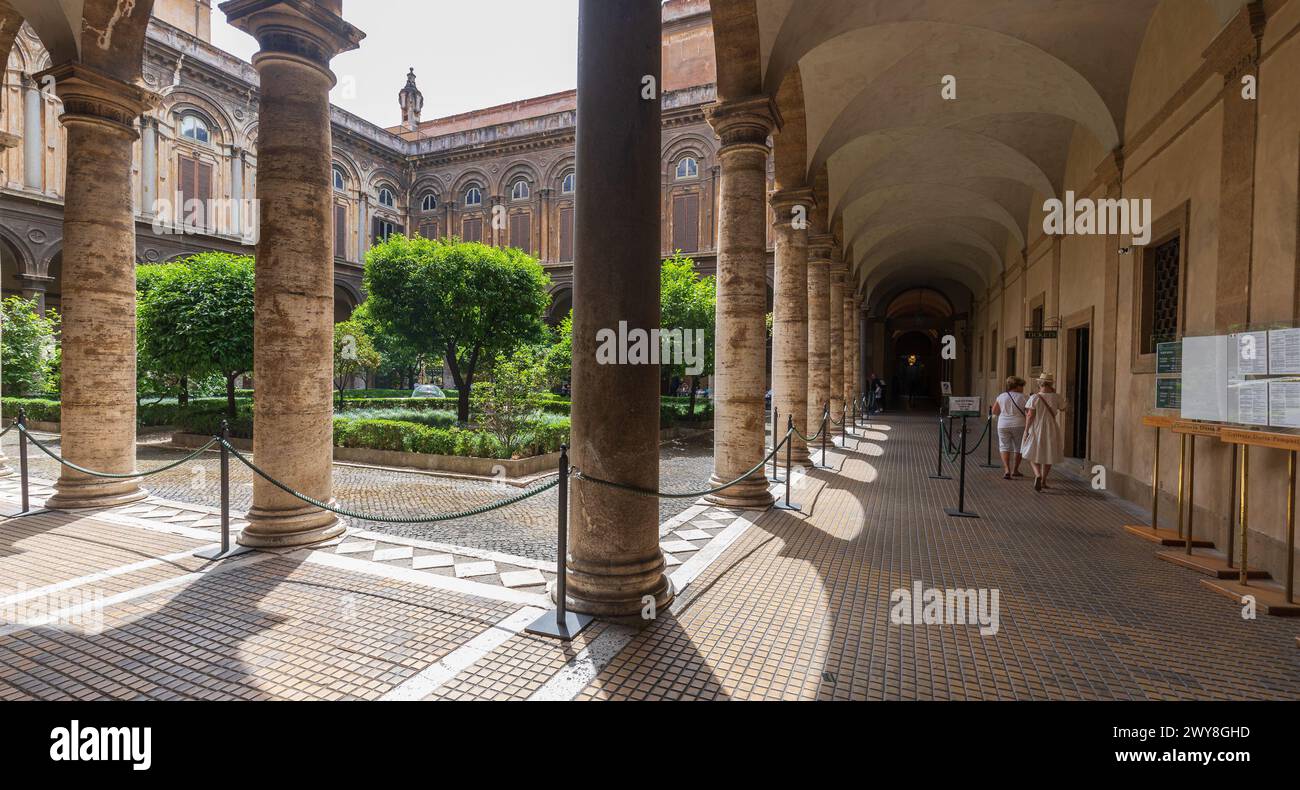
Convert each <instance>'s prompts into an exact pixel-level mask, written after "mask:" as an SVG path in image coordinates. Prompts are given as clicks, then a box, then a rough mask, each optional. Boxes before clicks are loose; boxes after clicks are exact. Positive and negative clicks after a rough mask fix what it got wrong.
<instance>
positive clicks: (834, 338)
mask: <svg viewBox="0 0 1300 790" xmlns="http://www.w3.org/2000/svg"><path fill="white" fill-rule="evenodd" d="M827 320H828V321H829V323H830V349H831V353H830V365H831V376H830V378H831V417H832V418H834V419H836V420H838V419H840V415H841V414H842V413H843V410H844V262H843V261H842V260H841V259H840V251H839V250H838V249H836V250H835V251H834V252H833V253H832V258H831V290H830V304H829V312H828V313H827ZM831 428H832V430H831V433H833V434H836V433H843V427H839V428H836V427H835V426H834V425H833V424H832V426H831Z"/></svg>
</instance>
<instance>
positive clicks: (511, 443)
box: [473, 350, 546, 458]
mask: <svg viewBox="0 0 1300 790" xmlns="http://www.w3.org/2000/svg"><path fill="white" fill-rule="evenodd" d="M489 373H490V376H489V379H488V380H487V381H484V382H480V383H479V385H478V386H477V387H475V388H474V398H473V404H474V415H475V418H476V419H477V420H478V423H479V425H480V426H482V428H483V430H485V431H487V432H488V433H490V434H492V435H493V436H495V437H497V439H498V440H499V441H500V442H501V446H502V447H503V448H504V449H505V453H506V457H507V458H510V457H513V456H514V453H515V450H516V449H518V447H519V445H520V443H521V440H522V439H523V438H524V435H525V434H526V433H527V432H528V430H529V429H530V428H531V426H532V422H533V421H534V419H535V418H536V416H537V412H538V410H539V409H540V408H541V404H542V398H541V389H542V387H543V385H544V384H545V381H546V370H545V364H544V362H543V360H542V358H541V355H540V354H536V353H531V352H529V351H528V350H524V351H521V352H517V353H514V354H511V355H509V356H507V355H505V354H497V356H496V358H495V359H493V360H492V366H491V370H490V371H489Z"/></svg>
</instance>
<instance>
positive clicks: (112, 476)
mask: <svg viewBox="0 0 1300 790" xmlns="http://www.w3.org/2000/svg"><path fill="white" fill-rule="evenodd" d="M18 430H19V432H21V433H22V434H23V436H25V437H27V441H29V442H31V443H32V444H34V445H36V448H37V449H38V450H40V451H41V452H43V453H45V454H46V455H48V456H49V457H51V458H53V459H54V460H55V461H58V462H59V463H61V464H63V465H64V466H66V467H68V468H69V469H73V470H76V471H78V472H80V473H82V474H83V475H90V476H91V477H102V478H105V479H108V480H129V479H132V478H136V477H149V476H151V475H156V474H158V473H160V472H166V471H168V470H171V469H175V468H176V467H178V466H181V465H182V464H185V463H187V462H189V461H193V460H194V459H195V458H198V457H199V456H200V455H202V454H203V453H205V452H207V451H208V450H209V449H211V448H212V446H213V445H214V444H216V443H217V439H216V437H215V436H214V437H213V438H211V439H209V440H208V443H207V444H205V445H203V446H202V447H200V448H199V449H197V450H195V451H194V452H192V453H190V454H189V455H187V456H185V457H184V458H182V459H180V460H179V461H174V462H172V463H170V464H164V465H163V466H160V467H158V468H157V469H150V470H148V471H144V472H126V473H115V472H96V471H95V470H93V469H87V468H86V467H84V466H79V465H78V464H74V463H73V462H71V461H69V460H67V459H66V458H61V457H59V456H57V455H55V454H54V451H53V450H51V449H50V448H48V447H46V446H45V445H44V444H42V443H41V442H40V441H39V440H37V439H35V438H33V437H32V435H31V432H29V431H28V430H27V427H26V426H24V425H18ZM0 435H2V434H0Z"/></svg>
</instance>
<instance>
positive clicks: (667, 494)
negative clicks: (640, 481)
mask: <svg viewBox="0 0 1300 790" xmlns="http://www.w3.org/2000/svg"><path fill="white" fill-rule="evenodd" d="M794 432H796V431H795V429H793V428H791V429H788V430H786V432H785V437H784V438H782V439H781V441H779V442H777V444H776V446H775V447H773V448H772V452H770V453H768V454H767V455H765V456H763V460H761V461H759V462H758V463H757V464H756V465H755V466H754V467H753V468H752V469H750V470H749V471H748V472H746V473H744V474H743V475H741V476H740V477H737V478H736V479H735V480H732V481H731V482H730V483H726V484H725V485H721V486H718V487H716V488H710V489H708V490H705V491H687V492H672V491H659V490H657V489H649V488H641V487H639V486H633V485H628V484H627V483H615V482H614V481H612V480H602V479H600V478H599V477H591V476H589V475H585V474H583V473H582V472H581V471H580V470H578V469H574V470H573V471H572V472H571V474H572V475H573V477H575V478H577V479H579V480H587V481H589V482H592V483H595V484H596V485H601V486H605V487H606V488H615V489H618V490H620V491H627V492H629V493H632V494H637V495H639V496H648V497H658V498H660V499H696V498H699V497H702V496H708V495H709V494H716V493H719V492H721V491H725V490H727V489H728V488H731V487H732V486H734V485H736V484H738V483H740V482H742V481H744V480H746V479H748V478H749V476H750V475H752V474H754V473H755V472H757V471H758V470H759V469H762V468H763V467H764V466H765V465H767V462H768V461H770V460H772V458H773V457H775V456H776V454H777V453H778V452H779V451H780V450H781V448H782V447H784V446H785V443H786V442H788V441H790V435H791V433H794Z"/></svg>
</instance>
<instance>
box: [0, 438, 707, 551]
mask: <svg viewBox="0 0 1300 790" xmlns="http://www.w3.org/2000/svg"><path fill="white" fill-rule="evenodd" d="M47 438H48V439H49V441H48V442H47V443H48V445H49V446H50V447H51V449H53V450H55V451H57V450H58V447H59V443H58V437H57V436H49V437H47ZM166 441H167V437H166V436H164V435H159V434H150V435H144V436H142V437H141V441H140V445H139V453H138V457H139V467H138V468H140V469H144V470H148V469H151V468H156V467H158V466H162V465H164V464H167V463H171V462H174V461H176V460H177V459H179V458H183V457H185V455H186V454H187V452H188V451H181V450H175V449H171V448H170V447H166V446H162V445H163V443H165V442H166ZM4 451H5V453H6V454H7V455H9V456H10V457H11V458H15V459H16V458H17V438H16V436H14V435H13V433H12V432H11V433H10V435H8V436H5V437H4ZM29 458H30V459H31V474H32V476H33V477H34V478H42V479H44V480H47V481H52V480H54V479H56V477H57V475H58V468H57V467H58V464H57V462H55V461H54V460H52V459H50V458H49V457H47V456H45V455H44V454H42V453H41V452H40V451H39V450H37V449H35V448H31V449H30V451H29ZM254 460H255V459H254ZM712 471H713V435H712V433H704V434H699V435H696V436H694V437H692V438H689V439H684V440H673V441H669V442H665V443H664V444H663V445H662V448H661V452H660V480H661V485H662V486H663V487H664V488H665V489H668V490H673V491H683V490H686V491H689V490H693V489H702V488H704V487H706V485H707V483H708V479H709V475H710V474H711V473H712ZM231 479H232V486H231V507H232V509H233V510H234V511H235V512H237V513H242V512H244V511H245V510H247V509H248V507H249V505H250V504H251V502H252V496H253V473H252V472H251V471H250V470H249V469H248V468H247V467H245V466H244V465H243V464H241V463H239V462H238V461H234V460H233V459H232V462H231ZM219 482H220V471H219V464H218V458H217V454H216V453H215V452H210V453H204V454H203V455H202V456H200V457H199V458H196V459H195V460H194V461H192V462H189V463H186V464H184V465H183V466H180V467H178V468H176V469H173V470H170V471H167V472H163V473H161V474H158V475H155V476H152V477H149V478H147V479H146V480H145V487H146V488H148V489H149V491H150V493H152V494H153V495H154V496H157V497H160V498H162V499H167V500H171V501H173V502H184V503H189V504H194V505H203V506H205V507H218V506H220V504H221V495H220V485H219ZM524 490H525V489H522V488H519V487H516V486H513V485H509V484H506V483H493V482H491V481H485V480H475V479H464V478H448V477H437V476H433V475H429V474H421V473H418V472H410V471H402V470H396V469H385V468H376V467H365V466H356V465H351V464H335V466H334V496H335V498H336V499H337V500H338V503H339V506H340V507H342V508H344V509H350V510H355V511H357V512H367V513H376V514H382V515H385V516H399V517H400V516H415V515H425V514H431V513H449V512H459V511H462V510H468V509H472V508H475V507H479V506H481V505H485V504H489V503H491V502H495V501H497V500H500V499H506V498H508V497H512V496H516V495H518V494H519V493H521V492H522V491H524ZM556 496H557V495H556V492H555V490H554V489H552V490H550V491H547V492H545V493H542V494H538V495H537V496H535V497H532V498H531V499H527V500H524V501H523V502H520V503H517V504H514V505H511V506H509V507H506V508H502V509H500V510H495V511H492V512H489V513H484V514H481V515H477V516H470V517H467V518H463V519H457V520H455V521H446V522H436V523H432V524H409V525H408V524H383V523H378V522H372V521H365V520H361V519H349V523H351V524H352V525H353V526H355V527H358V528H361V529H365V530H369V531H373V532H383V533H386V534H389V535H395V536H401V537H407V538H415V539H419V540H427V541H434V542H439V543H445V544H450V545H455V546H465V547H469V548H475V549H483V550H486V551H494V552H501V553H504V554H512V555H516V556H521V557H530V558H533V559H539V560H550V561H552V562H553V561H554V560H555V528H556V522H555V519H556V508H557V505H558V503H557V499H556ZM690 505H691V500H683V499H664V500H660V506H659V512H660V520H661V521H662V520H667V519H669V518H672V517H673V516H675V515H677V514H679V513H681V512H682V511H684V510H686V508H688V507H690Z"/></svg>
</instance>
